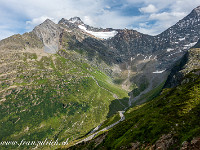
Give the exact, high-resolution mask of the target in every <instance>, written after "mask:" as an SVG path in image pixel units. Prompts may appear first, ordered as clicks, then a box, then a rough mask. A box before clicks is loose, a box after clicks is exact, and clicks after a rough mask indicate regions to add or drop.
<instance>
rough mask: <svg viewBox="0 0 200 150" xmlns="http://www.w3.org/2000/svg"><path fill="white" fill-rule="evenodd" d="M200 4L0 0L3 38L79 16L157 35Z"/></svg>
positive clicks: (148, 0) (198, 1)
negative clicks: (44, 24) (45, 22)
mask: <svg viewBox="0 0 200 150" xmlns="http://www.w3.org/2000/svg"><path fill="white" fill-rule="evenodd" d="M199 5H200V0H192V1H191V0H167V1H166V0H0V20H1V21H0V39H3V38H6V37H8V36H11V35H13V34H17V33H20V34H23V33H24V32H29V31H31V30H32V29H33V28H34V27H35V26H36V25H38V24H40V23H42V22H43V21H44V20H45V19H47V18H49V19H51V20H53V21H54V22H55V23H57V22H58V21H59V20H60V19H61V18H66V19H69V18H71V17H74V16H79V17H80V18H81V19H82V20H83V21H84V22H85V23H86V24H89V25H92V26H95V27H103V28H106V27H112V28H129V29H134V30H138V31H139V32H142V33H145V34H150V35H156V34H159V33H161V32H162V31H164V30H166V29H167V28H169V27H170V26H172V25H173V24H175V23H176V22H177V21H178V20H180V19H182V18H183V17H185V16H186V15H187V14H189V13H190V12H191V11H192V9H194V8H195V7H197V6H199Z"/></svg>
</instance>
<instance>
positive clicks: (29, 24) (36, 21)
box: [26, 16, 57, 29]
mask: <svg viewBox="0 0 200 150" xmlns="http://www.w3.org/2000/svg"><path fill="white" fill-rule="evenodd" d="M46 19H51V20H52V21H54V22H57V20H56V19H54V18H51V17H47V16H41V17H39V18H33V19H32V20H31V21H26V25H27V26H26V28H27V29H32V28H33V27H34V26H36V25H38V24H40V23H42V22H44V21H45V20H46Z"/></svg>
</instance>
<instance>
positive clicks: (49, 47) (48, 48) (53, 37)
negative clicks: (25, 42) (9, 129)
mask: <svg viewBox="0 0 200 150" xmlns="http://www.w3.org/2000/svg"><path fill="white" fill-rule="evenodd" d="M33 33H34V34H36V35H37V37H38V38H39V39H40V40H41V41H42V42H43V44H44V51H45V52H48V53H56V52H57V51H58V49H59V45H60V44H59V39H60V34H61V29H60V28H59V26H58V25H57V24H55V23H54V22H53V21H51V20H49V19H47V20H46V21H44V22H43V23H42V24H40V25H38V26H37V27H35V28H34V29H33Z"/></svg>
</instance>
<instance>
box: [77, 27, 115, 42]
mask: <svg viewBox="0 0 200 150" xmlns="http://www.w3.org/2000/svg"><path fill="white" fill-rule="evenodd" d="M78 27H79V28H80V29H81V30H83V31H85V32H87V33H89V34H91V35H94V36H95V37H97V38H100V39H109V38H112V37H114V36H115V35H116V34H117V33H118V32H117V31H110V32H93V31H88V30H87V29H86V27H85V26H83V25H79V26H78Z"/></svg>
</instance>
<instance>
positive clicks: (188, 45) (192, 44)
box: [184, 42, 197, 47]
mask: <svg viewBox="0 0 200 150" xmlns="http://www.w3.org/2000/svg"><path fill="white" fill-rule="evenodd" d="M196 43H197V42H194V43H190V44H187V45H184V46H185V47H192V46H194V45H195V44H196Z"/></svg>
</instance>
